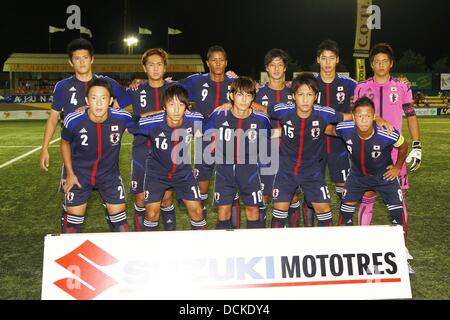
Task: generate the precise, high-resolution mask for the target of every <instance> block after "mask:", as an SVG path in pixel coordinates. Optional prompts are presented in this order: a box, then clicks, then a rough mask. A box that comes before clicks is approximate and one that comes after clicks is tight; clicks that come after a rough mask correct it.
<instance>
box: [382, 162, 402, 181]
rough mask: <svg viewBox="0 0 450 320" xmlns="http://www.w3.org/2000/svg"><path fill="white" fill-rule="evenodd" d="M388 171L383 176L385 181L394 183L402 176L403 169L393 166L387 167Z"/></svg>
mask: <svg viewBox="0 0 450 320" xmlns="http://www.w3.org/2000/svg"><path fill="white" fill-rule="evenodd" d="M387 169H388V170H387V171H386V172H385V173H384V174H383V178H384V180H388V181H392V180H395V179H396V178H397V177H398V175H399V174H400V170H401V168H397V167H395V166H393V165H390V166H388V167H387Z"/></svg>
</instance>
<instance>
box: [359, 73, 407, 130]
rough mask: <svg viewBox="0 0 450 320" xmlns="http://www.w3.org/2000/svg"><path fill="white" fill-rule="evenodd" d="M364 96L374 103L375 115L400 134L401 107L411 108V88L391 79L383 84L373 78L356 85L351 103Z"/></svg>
mask: <svg viewBox="0 0 450 320" xmlns="http://www.w3.org/2000/svg"><path fill="white" fill-rule="evenodd" d="M363 96H366V97H368V98H370V99H372V100H373V102H374V103H375V114H377V115H379V116H380V117H382V118H384V119H385V120H387V121H388V122H390V123H391V124H392V125H393V126H394V128H395V129H397V130H398V131H399V132H400V133H401V132H402V124H403V121H402V116H403V106H404V105H409V108H412V103H413V96H412V91H411V88H410V87H409V86H408V85H406V84H404V83H403V82H400V80H398V79H397V78H394V77H391V78H390V79H389V80H388V81H386V82H385V83H383V84H380V83H378V82H376V81H375V80H374V79H373V78H369V79H367V80H365V81H362V82H360V83H358V85H357V86H356V88H355V94H354V98H353V101H356V99H359V98H361V97H363Z"/></svg>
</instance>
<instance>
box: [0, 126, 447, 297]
mask: <svg viewBox="0 0 450 320" xmlns="http://www.w3.org/2000/svg"><path fill="white" fill-rule="evenodd" d="M419 121H420V126H421V135H422V139H421V140H422V146H423V159H422V166H421V168H420V169H419V171H418V172H415V173H412V174H410V175H409V180H410V186H411V189H410V192H409V194H408V196H407V205H408V208H409V217H410V218H409V228H408V241H407V246H408V248H409V251H410V252H411V254H412V255H413V256H414V260H413V262H412V265H413V267H414V268H415V270H416V275H415V276H414V277H412V279H411V285H412V291H413V298H414V299H449V298H450V250H449V249H450V195H449V194H450V189H449V186H450V170H449V169H450V157H449V151H450V143H449V141H450V118H420V119H419ZM404 127H405V128H407V127H406V123H405V125H404ZM43 129H44V122H43V121H12V122H6V121H3V122H0V166H1V165H2V164H4V163H6V162H7V161H9V160H11V159H14V158H16V157H18V156H20V155H22V154H24V153H26V152H28V151H30V150H32V149H34V148H36V147H37V146H39V145H40V144H41V141H42V134H43ZM57 135H59V132H58V133H57V134H55V137H57ZM405 135H406V137H407V138H408V141H410V140H409V134H408V130H407V129H406V130H405ZM130 143H131V136H130V135H126V136H125V138H124V145H123V146H122V155H121V170H122V171H121V173H122V177H123V179H124V182H125V183H126V184H128V183H129V179H130V165H129V164H130V157H131V144H130ZM50 157H51V158H50V170H49V171H48V172H43V171H42V170H41V169H40V168H39V151H38V152H35V153H33V154H31V155H29V156H27V157H25V158H23V159H21V160H19V161H17V162H15V163H13V164H10V165H7V166H5V167H3V168H0V252H1V254H0V299H40V291H41V278H42V258H43V243H44V236H45V235H46V234H52V233H53V234H54V233H59V231H60V226H59V217H60V207H61V201H62V195H61V194H60V193H59V192H58V191H57V189H58V184H59V176H60V168H61V156H60V149H59V142H56V143H54V144H53V145H51V147H50ZM126 186H127V185H126ZM329 188H330V191H333V190H334V188H333V187H332V185H331V184H329ZM211 191H212V190H211ZM211 191H210V197H209V199H212V194H211ZM333 195H334V194H333V192H332V197H333V212H334V216H335V218H336V216H337V211H338V207H337V201H336V197H335V196H333ZM127 200H128V220H129V222H130V228H132V208H133V199H132V197H131V196H130V195H128V197H127ZM212 212H213V207H211V206H209V215H208V228H214V225H215V214H214V213H212ZM269 219H270V215H269ZM387 223H388V218H387V211H386V209H385V207H384V205H382V203H381V202H380V201H378V202H377V204H376V206H375V212H374V224H387ZM177 224H178V229H189V228H190V227H189V220H188V218H187V214H186V212H185V210H184V209H183V208H177ZM242 224H243V225H245V222H244V220H243V221H242ZM106 231H108V228H107V225H106V222H105V220H104V214H103V209H102V207H101V206H100V201H99V197H98V195H97V194H94V196H93V197H91V200H90V201H89V205H88V214H87V218H86V222H85V226H84V229H83V232H106Z"/></svg>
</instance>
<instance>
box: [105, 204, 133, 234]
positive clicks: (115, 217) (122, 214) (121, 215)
mask: <svg viewBox="0 0 450 320" xmlns="http://www.w3.org/2000/svg"><path fill="white" fill-rule="evenodd" d="M106 208H107V209H108V214H109V220H110V221H111V224H112V226H113V230H112V231H113V232H128V231H129V227H128V220H127V212H126V211H125V209H126V205H125V203H121V204H111V203H106Z"/></svg>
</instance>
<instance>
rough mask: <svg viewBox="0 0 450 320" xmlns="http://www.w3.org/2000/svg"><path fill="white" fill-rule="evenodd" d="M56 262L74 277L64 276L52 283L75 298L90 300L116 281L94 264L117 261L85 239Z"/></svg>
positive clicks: (106, 263) (106, 264)
mask: <svg viewBox="0 0 450 320" xmlns="http://www.w3.org/2000/svg"><path fill="white" fill-rule="evenodd" d="M55 262H56V263H58V264H59V265H61V266H62V267H63V268H65V269H66V270H68V271H69V272H71V273H73V274H74V275H75V276H76V277H78V278H79V279H81V280H82V281H83V282H84V283H86V284H87V285H85V284H84V283H82V282H80V281H79V280H78V279H75V278H64V279H60V280H58V281H55V282H54V284H55V285H56V286H58V287H59V288H60V289H62V290H63V291H65V292H67V293H68V294H70V295H71V296H72V297H74V298H75V299H77V300H91V299H94V298H95V297H96V296H98V295H99V294H101V293H102V292H103V291H105V290H108V289H109V288H111V287H112V286H114V285H116V284H117V283H118V282H117V281H115V280H114V279H113V278H111V277H110V276H108V275H107V274H106V273H104V272H102V271H100V270H99V269H98V268H97V267H95V265H94V264H96V265H99V266H109V265H112V264H115V263H117V262H119V260H117V259H116V258H114V257H113V256H111V255H110V254H109V253H107V252H106V251H104V250H103V249H101V248H100V247H98V246H96V245H95V244H93V243H92V242H91V241H89V240H86V241H85V242H84V243H83V244H81V245H80V246H79V247H78V248H76V249H75V250H73V251H71V252H69V253H68V254H66V255H65V256H63V257H61V258H59V259H57V260H55Z"/></svg>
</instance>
